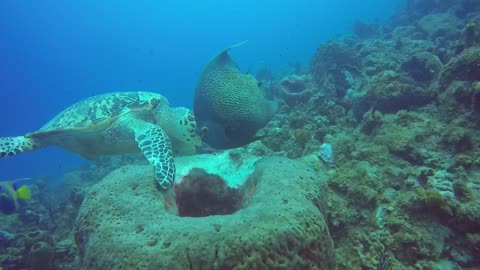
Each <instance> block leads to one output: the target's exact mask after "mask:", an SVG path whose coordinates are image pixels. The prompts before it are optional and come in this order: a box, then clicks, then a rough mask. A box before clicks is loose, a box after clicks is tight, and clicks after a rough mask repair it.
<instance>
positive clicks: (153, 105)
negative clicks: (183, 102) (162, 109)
mask: <svg viewBox="0 0 480 270" xmlns="http://www.w3.org/2000/svg"><path fill="white" fill-rule="evenodd" d="M150 104H151V105H152V108H153V109H155V108H157V106H158V104H160V99H158V98H154V99H152V100H151V101H150Z"/></svg>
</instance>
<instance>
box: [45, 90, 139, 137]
mask: <svg viewBox="0 0 480 270" xmlns="http://www.w3.org/2000/svg"><path fill="white" fill-rule="evenodd" d="M139 101H140V93H139V92H117V93H108V94H102V95H98V96H93V97H89V98H87V99H85V100H82V101H80V102H78V103H75V104H73V105H72V106H70V107H68V108H67V109H65V110H64V111H63V112H61V113H60V114H58V115H57V116H56V117H55V118H53V119H52V120H51V121H49V122H48V123H47V124H46V125H44V126H43V127H42V128H41V129H40V130H53V129H63V128H73V127H82V126H85V125H88V124H90V123H93V122H95V121H96V120H98V119H102V118H105V117H111V116H113V115H116V114H117V113H119V112H120V111H121V110H122V109H123V108H126V107H129V106H131V105H132V104H135V103H138V102H139Z"/></svg>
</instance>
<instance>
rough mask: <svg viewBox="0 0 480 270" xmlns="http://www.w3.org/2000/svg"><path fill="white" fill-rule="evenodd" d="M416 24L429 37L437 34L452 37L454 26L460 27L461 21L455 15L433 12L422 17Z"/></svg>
mask: <svg viewBox="0 0 480 270" xmlns="http://www.w3.org/2000/svg"><path fill="white" fill-rule="evenodd" d="M418 26H419V27H420V29H422V30H423V31H424V32H425V33H427V34H428V35H429V37H431V38H435V37H439V36H444V37H445V36H449V37H452V36H453V35H455V30H456V28H457V29H458V28H460V27H461V23H460V22H459V20H458V19H457V18H456V17H455V16H453V15H452V14H450V13H448V12H445V13H434V14H430V15H427V16H425V17H423V18H422V19H421V20H419V21H418Z"/></svg>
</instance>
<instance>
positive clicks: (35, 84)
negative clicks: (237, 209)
mask: <svg viewBox="0 0 480 270" xmlns="http://www.w3.org/2000/svg"><path fill="white" fill-rule="evenodd" d="M401 2H402V1H401V0H395V1H394V0H391V1H382V0H364V1H353V0H350V1H348V0H336V1H325V0H316V1H313V0H297V1H272V0H265V1H253V0H244V1H208V0H207V1H173V0H167V1H101V2H99V1H92V0H87V1H11V0H5V1H1V2H0V102H1V106H0V115H1V120H2V121H1V125H0V136H16V135H22V134H24V133H26V132H30V131H34V130H36V129H38V128H40V127H41V126H42V125H43V124H44V123H46V122H47V121H48V120H49V119H51V118H52V117H53V116H55V115H56V114H57V113H59V112H60V111H62V110H63V109H64V108H66V107H68V106H69V105H71V104H72V103H75V102H77V101H79V100H81V99H83V98H86V97H88V96H91V95H96V94H99V93H104V92H111V91H122V90H148V91H158V92H160V93H161V94H163V95H165V96H166V97H167V98H168V99H169V101H170V102H171V104H172V105H174V106H186V107H191V105H192V101H193V91H194V88H195V84H196V80H197V78H198V75H199V74H200V72H201V70H202V68H203V66H204V65H205V64H206V63H207V62H208V60H209V59H210V58H211V57H212V56H213V55H214V54H216V53H217V52H218V51H219V50H221V49H223V48H225V47H227V46H229V45H232V44H235V43H238V42H240V41H243V40H246V39H248V40H249V42H248V43H247V44H246V45H244V46H242V47H241V48H238V49H235V50H233V51H232V52H231V55H232V57H233V58H234V59H235V61H236V62H237V63H238V64H239V65H240V66H241V68H242V69H243V70H245V71H247V70H248V69H251V68H253V67H255V66H258V65H259V64H260V63H264V64H266V65H268V66H269V67H270V68H273V69H275V68H281V67H283V66H287V65H288V63H289V62H292V61H294V62H297V61H300V62H304V63H305V62H307V61H308V60H309V59H310V58H311V56H312V55H313V54H314V52H315V50H316V48H317V47H318V46H319V44H321V43H322V42H325V41H327V40H329V39H333V38H336V37H338V36H339V35H344V34H347V33H348V32H349V31H350V27H351V25H352V23H353V22H354V21H355V20H364V21H384V20H386V19H387V18H388V17H389V16H390V15H391V14H392V12H393V11H394V8H395V7H397V6H398V5H399V4H400V3H401ZM82 162H84V161H83V159H81V158H79V157H77V156H76V155H74V154H71V153H67V152H65V151H63V150H59V149H44V150H39V151H36V152H32V153H28V154H23V155H19V156H15V157H12V158H9V159H2V160H0V179H2V180H3V179H14V178H21V177H35V176H38V175H52V176H55V175H61V173H62V172H63V171H64V170H66V169H68V168H70V167H72V166H75V165H78V164H80V163H82Z"/></svg>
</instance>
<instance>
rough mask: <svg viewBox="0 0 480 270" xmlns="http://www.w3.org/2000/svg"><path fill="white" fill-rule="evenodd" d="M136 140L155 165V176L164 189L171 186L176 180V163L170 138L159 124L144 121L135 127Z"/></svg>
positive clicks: (147, 157)
mask: <svg viewBox="0 0 480 270" xmlns="http://www.w3.org/2000/svg"><path fill="white" fill-rule="evenodd" d="M133 131H134V133H135V141H137V144H138V148H140V151H142V153H143V155H144V156H145V158H146V159H147V160H148V162H149V163H150V164H152V165H153V166H155V177H156V179H157V182H158V184H159V185H160V187H162V188H163V189H167V188H169V187H170V186H171V185H172V184H173V182H174V181H175V163H174V161H173V155H172V147H171V143H170V139H169V138H168V136H167V134H166V133H165V131H163V129H161V128H160V127H159V126H157V125H154V124H151V123H147V122H142V124H139V125H135V127H133Z"/></svg>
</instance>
